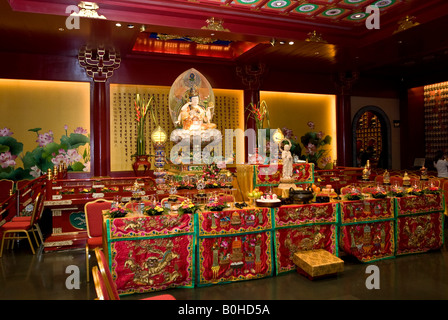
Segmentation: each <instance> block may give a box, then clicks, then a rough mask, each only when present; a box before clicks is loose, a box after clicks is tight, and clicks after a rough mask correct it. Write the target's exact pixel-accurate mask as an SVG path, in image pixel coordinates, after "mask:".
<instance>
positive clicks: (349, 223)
mask: <svg viewBox="0 0 448 320" xmlns="http://www.w3.org/2000/svg"><path fill="white" fill-rule="evenodd" d="M339 215H340V222H339V223H340V227H339V228H340V244H341V248H342V250H343V251H344V252H345V253H347V254H349V255H352V256H354V257H355V258H356V259H358V260H359V261H361V262H370V261H375V260H380V259H385V258H393V257H394V254H395V239H394V234H395V233H394V223H395V217H394V200H393V198H382V199H364V200H353V201H342V202H341V203H340V213H339Z"/></svg>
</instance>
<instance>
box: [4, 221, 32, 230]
mask: <svg viewBox="0 0 448 320" xmlns="http://www.w3.org/2000/svg"><path fill="white" fill-rule="evenodd" d="M30 224H31V222H30V221H10V222H7V223H5V224H4V225H3V226H2V227H1V229H2V230H23V229H29V228H30V227H31V225H30Z"/></svg>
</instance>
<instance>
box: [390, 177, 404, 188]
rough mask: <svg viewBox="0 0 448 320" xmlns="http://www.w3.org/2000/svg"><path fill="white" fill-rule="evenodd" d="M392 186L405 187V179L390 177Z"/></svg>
mask: <svg viewBox="0 0 448 320" xmlns="http://www.w3.org/2000/svg"><path fill="white" fill-rule="evenodd" d="M390 184H391V185H392V186H396V185H397V186H399V187H402V186H403V178H402V177H400V176H391V177H390Z"/></svg>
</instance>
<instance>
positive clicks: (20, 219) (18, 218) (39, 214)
mask: <svg viewBox="0 0 448 320" xmlns="http://www.w3.org/2000/svg"><path fill="white" fill-rule="evenodd" d="M43 190H44V191H43V194H42V198H43V199H45V192H46V191H45V189H43ZM43 199H42V201H41V202H40V207H39V208H37V217H36V219H35V222H34V224H33V227H32V229H31V231H33V232H37V234H38V236H39V239H40V243H41V244H43V243H44V236H43V234H42V230H41V229H40V226H39V221H40V218H41V217H42V212H43V211H44V200H43ZM30 220H31V216H16V217H14V218H12V221H13V222H25V221H30Z"/></svg>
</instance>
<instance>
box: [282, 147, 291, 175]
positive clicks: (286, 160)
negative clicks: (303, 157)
mask: <svg viewBox="0 0 448 320" xmlns="http://www.w3.org/2000/svg"><path fill="white" fill-rule="evenodd" d="M283 148H284V149H283V150H282V162H283V172H282V179H283V180H288V179H291V178H292V162H293V158H292V155H291V151H289V150H290V149H291V145H290V144H286V145H285V146H284V147H283Z"/></svg>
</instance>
